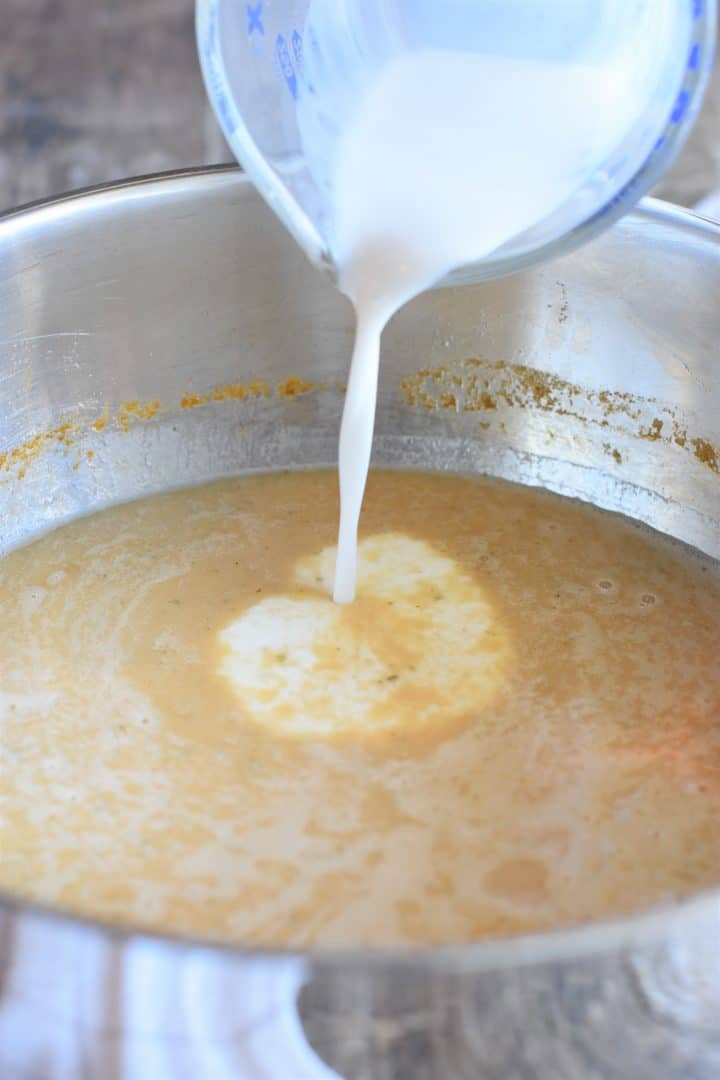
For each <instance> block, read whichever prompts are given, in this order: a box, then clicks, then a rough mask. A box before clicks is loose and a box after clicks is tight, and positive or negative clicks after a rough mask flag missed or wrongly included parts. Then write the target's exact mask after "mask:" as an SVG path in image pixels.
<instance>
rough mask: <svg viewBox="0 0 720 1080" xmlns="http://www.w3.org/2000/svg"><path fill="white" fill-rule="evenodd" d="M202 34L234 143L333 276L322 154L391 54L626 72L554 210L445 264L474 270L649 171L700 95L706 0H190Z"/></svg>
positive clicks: (657, 168) (623, 199) (559, 235)
mask: <svg viewBox="0 0 720 1080" xmlns="http://www.w3.org/2000/svg"><path fill="white" fill-rule="evenodd" d="M197 36H198V45H199V52H200V60H201V66H202V70H203V75H204V78H205V83H206V87H207V91H208V94H209V97H210V101H211V103H212V105H213V108H214V110H215V112H216V115H217V117H218V120H219V121H220V124H221V126H222V128H223V131H224V133H225V136H226V138H227V140H228V142H229V144H230V146H231V147H232V149H233V151H234V153H235V155H236V157H237V158H238V160H239V161H240V163H241V164H242V165H243V166H244V168H245V169H246V171H247V172H248V174H249V175H250V177H251V178H252V180H253V181H254V183H255V185H256V187H257V188H258V190H259V191H260V193H261V194H262V195H263V196H264V198H265V199H266V200H267V202H268V203H269V205H270V206H271V207H272V209H273V210H274V211H275V213H276V214H277V215H278V216H279V217H280V219H281V220H282V221H283V222H284V223H285V225H286V226H287V228H288V229H289V230H290V232H291V233H292V234H293V236H294V237H295V239H296V240H297V242H298V243H299V244H300V246H301V247H302V248H303V249H304V250H305V252H306V254H307V255H308V257H309V258H310V260H311V261H312V262H314V263H316V264H317V265H318V266H320V267H322V268H324V269H325V270H326V271H328V272H329V273H330V274H331V275H332V276H333V277H335V276H336V273H335V270H336V268H335V264H334V261H333V257H332V250H331V244H330V235H331V224H332V223H331V221H330V220H329V199H328V197H327V184H328V182H329V181H328V174H327V172H326V170H325V168H324V164H325V165H326V164H327V162H328V161H330V159H331V157H332V154H333V152H334V146H335V144H336V140H337V138H338V136H339V134H340V133H341V131H342V129H343V127H344V121H345V120H346V118H347V117H349V116H350V115H351V113H352V110H353V108H354V107H355V106H356V104H357V102H358V100H359V98H360V95H361V94H362V92H363V89H364V88H365V87H366V86H367V83H368V80H369V79H370V78H372V76H373V73H374V72H376V71H377V70H378V68H379V67H380V66H381V65H382V64H383V63H384V62H385V61H387V60H388V59H390V58H392V57H393V56H395V55H397V54H398V53H401V52H402V51H404V50H408V49H427V48H433V49H438V48H439V49H450V50H457V51H462V52H467V51H474V52H485V53H487V54H488V55H507V56H520V57H528V58H532V59H540V60H543V61H550V62H552V63H554V64H558V65H562V64H563V63H569V62H571V61H577V60H578V59H579V60H580V61H581V62H583V63H586V64H588V65H595V66H597V67H600V68H601V69H602V70H603V71H606V72H607V76H608V78H613V77H615V76H616V75H617V74H618V73H621V74H622V77H623V79H624V80H625V81H624V84H623V85H627V86H629V87H631V88H632V94H631V95H630V96H628V98H627V100H626V101H625V103H624V106H623V117H624V120H626V122H625V123H624V124H623V125H620V128H621V129H619V130H617V131H616V132H615V136H614V138H613V141H612V143H611V144H608V145H605V146H603V149H602V152H599V156H598V158H597V160H594V161H592V162H589V163H586V166H589V167H586V168H585V170H584V173H583V175H582V176H581V177H580V176H579V178H578V185H577V188H576V189H575V191H574V192H573V194H572V195H571V196H570V197H569V198H567V199H565V200H564V201H563V202H562V203H561V204H560V205H559V206H558V207H557V208H556V209H555V210H554V211H553V212H552V213H551V214H550V215H549V216H547V217H546V218H545V219H543V220H541V221H538V222H536V223H535V224H534V225H533V226H532V227H531V228H529V229H527V230H525V231H524V232H522V233H521V234H520V235H517V236H515V237H513V238H512V239H511V240H510V241H509V242H507V243H505V244H503V245H502V246H501V247H500V248H498V249H496V250H495V251H494V252H492V253H491V254H490V255H488V256H486V257H485V258H483V259H482V260H481V261H479V262H476V263H474V264H473V265H471V266H466V267H460V268H458V269H457V270H456V271H454V272H453V274H452V275H450V277H451V279H452V280H454V281H463V280H473V281H477V280H481V279H483V278H492V277H499V276H501V275H503V274H508V273H512V272H514V271H516V270H520V269H523V268H524V267H526V266H529V265H531V264H533V263H536V262H539V261H542V260H543V259H546V258H549V257H551V256H553V255H556V254H559V253H561V252H564V251H567V250H569V249H571V248H573V247H576V246H578V245H579V244H581V243H583V242H584V241H585V240H587V239H589V238H590V237H592V236H593V235H595V234H597V233H598V232H600V231H601V230H603V229H604V228H606V227H607V226H608V225H609V224H611V223H612V222H613V221H614V220H615V219H616V218H618V217H619V216H620V215H621V214H622V213H623V212H624V211H625V210H627V209H628V208H629V207H630V206H631V205H632V204H633V203H634V202H636V201H637V199H639V198H640V196H641V195H643V194H644V193H645V192H646V191H648V190H649V189H650V188H651V187H652V186H653V184H655V183H656V182H657V180H658V179H659V177H660V176H661V175H662V174H663V172H664V171H665V170H666V169H667V167H668V165H669V164H670V162H671V161H672V160H673V158H674V156H675V154H676V153H677V151H678V149H679V147H680V146H681V145H682V142H683V140H684V139H685V137H686V135H687V134H688V132H689V130H690V127H691V126H692V123H693V120H694V118H695V116H696V114H697V111H698V108H699V105H700V101H701V98H702V92H703V89H704V86H705V83H706V80H707V75H708V72H709V69H710V64H711V60H712V50H713V44H714V37H715V0H555V3H550V4H548V3H547V2H542V0H504V2H502V3H501V2H500V0H443V3H438V0H248V2H246V3H239V2H237V0H198V2H197ZM299 118H300V119H299ZM592 122H593V118H592V117H588V123H589V124H591V123H592ZM301 130H302V132H303V134H301ZM308 131H310V132H311V133H312V136H313V139H312V141H313V154H312V156H311V157H309V156H308V153H307V134H308ZM528 182H529V183H532V178H531V177H530V178H528ZM411 187H412V177H408V188H409V189H411Z"/></svg>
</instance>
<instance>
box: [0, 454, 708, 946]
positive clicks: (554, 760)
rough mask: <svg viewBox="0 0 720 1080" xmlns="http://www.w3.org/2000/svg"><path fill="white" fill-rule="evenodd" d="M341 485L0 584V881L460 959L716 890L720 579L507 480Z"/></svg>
mask: <svg viewBox="0 0 720 1080" xmlns="http://www.w3.org/2000/svg"><path fill="white" fill-rule="evenodd" d="M336 523H337V496H336V476H335V474H334V473H332V472H329V471H328V472H325V471H315V472H306V473H284V474H273V475H264V476H253V477H246V478H241V479H237V480H232V481H223V482H220V483H215V484H211V485H207V486H205V487H201V488H195V489H190V490H185V491H181V492H177V493H174V494H169V495H161V496H156V497H153V498H150V499H147V500H144V501H140V502H137V503H132V504H129V505H125V506H121V507H116V508H114V509H111V510H108V511H105V512H103V513H99V514H96V515H94V516H92V517H89V518H86V519H84V520H79V521H76V522H74V523H73V524H71V525H68V526H66V527H64V528H61V529H59V530H57V531H55V532H54V533H52V534H50V535H48V536H46V537H44V538H43V539H41V540H39V541H37V542H36V543H34V544H32V545H31V546H29V547H27V548H24V549H22V550H18V551H16V552H13V553H12V554H10V555H9V556H7V557H6V558H5V559H4V560H2V561H1V562H0V725H1V727H0V744H1V748H2V790H1V791H0V800H1V814H0V888H2V889H4V890H10V891H12V892H15V893H19V894H21V895H24V896H29V897H33V898H35V899H38V900H41V901H46V902H52V903H58V904H61V905H63V906H66V907H69V908H71V909H74V910H77V911H81V912H85V913H90V914H94V915H99V916H102V917H104V918H107V919H111V920H120V921H122V922H138V923H142V924H145V925H146V926H156V927H162V928H164V929H170V930H175V931H182V932H188V933H195V934H199V935H202V936H209V937H221V938H224V939H231V940H237V941H247V942H259V943H272V944H288V943H289V944H309V943H319V944H324V945H331V944H355V943H367V942H372V943H409V942H458V941H469V940H473V939H477V938H483V937H487V936H497V935H505V934H517V933H522V932H526V931H531V930H537V929H541V928H547V927H556V926H560V925H566V924H569V923H576V922H579V921H581V920H586V919H592V918H597V917H601V916H606V915H611V914H619V913H623V912H627V911H630V910H632V909H635V908H638V907H639V906H642V905H647V904H654V903H658V902H661V901H667V900H668V899H671V898H675V897H679V896H682V895H684V894H687V893H689V892H692V891H694V890H696V889H699V888H702V887H704V886H708V885H711V884H717V883H718V882H720V830H719V829H718V824H717V823H718V818H719V815H720V664H719V663H718V656H720V575H719V574H718V571H717V568H716V566H715V565H714V564H711V563H709V562H707V561H705V560H703V559H701V558H700V557H699V556H695V555H693V554H692V553H689V552H688V551H687V550H685V549H681V548H680V547H678V546H675V545H671V544H669V543H667V542H665V541H662V540H660V539H659V538H658V537H657V536H655V535H652V534H650V533H649V532H646V531H644V530H641V529H639V528H637V527H636V526H634V525H631V524H630V523H628V522H627V521H625V520H624V519H622V518H619V517H616V516H614V515H610V514H606V513H602V512H600V511H597V510H594V509H592V508H589V507H585V506H582V505H580V504H578V503H574V502H571V501H568V500H564V499H561V498H559V497H557V496H551V495H548V494H547V493H544V492H540V491H534V490H529V489H525V488H521V487H516V486H512V485H509V484H502V483H498V482H493V481H488V480H483V479H478V478H463V477H452V476H448V475H434V474H426V473H402V472H375V473H373V474H372V475H371V478H370V483H369V487H368V494H367V500H366V506H365V509H364V512H363V520H362V527H361V544H360V550H359V556H360V563H359V575H358V599H357V601H356V603H355V604H353V605H350V606H338V605H334V604H333V603H332V601H331V599H330V592H331V587H332V576H333V570H334V551H333V548H332V546H331V545H332V544H333V542H334V539H335V528H336Z"/></svg>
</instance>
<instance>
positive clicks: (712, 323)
mask: <svg viewBox="0 0 720 1080" xmlns="http://www.w3.org/2000/svg"><path fill="white" fill-rule="evenodd" d="M719 299H720V229H718V228H717V227H716V226H713V225H711V224H710V223H709V222H705V221H702V220H700V219H698V218H696V217H693V216H692V215H691V214H689V213H686V212H684V211H680V210H677V209H675V208H672V207H670V206H666V205H662V204H660V203H656V202H647V203H645V204H643V206H642V207H641V208H640V209H639V210H638V211H637V212H636V213H634V214H632V215H631V216H630V217H628V218H626V219H625V220H624V221H622V222H621V223H620V224H618V225H616V226H615V227H614V228H613V229H612V230H611V231H610V232H609V233H608V234H607V235H606V236H604V237H603V238H602V239H600V240H596V241H595V242H594V243H593V244H592V245H591V246H590V247H587V248H585V249H584V250H583V251H581V252H578V253H575V254H573V255H571V256H569V257H566V258H564V259H563V260H561V261H559V262H555V263H553V264H551V265H548V266H544V267H541V268H539V269H535V270H533V271H532V272H529V273H526V274H524V275H522V276H518V277H515V278H511V279H506V280H504V281H501V282H496V283H490V284H485V285H482V286H479V285H478V286H464V287H458V288H454V289H444V290H436V291H434V292H432V293H429V294H427V295H425V296H422V297H420V298H419V299H418V300H416V301H415V302H414V303H412V304H411V305H409V307H408V308H406V309H405V310H404V311H403V312H401V313H400V315H399V316H398V317H397V318H396V319H395V320H394V322H393V324H392V325H391V327H390V328H389V329H388V331H387V333H386V338H385V348H384V358H383V365H382V381H381V391H380V396H379V409H378V423H377V431H378V436H377V444H376V460H377V461H378V462H384V463H390V464H398V463H400V464H406V465H413V466H420V465H425V466H432V467H434V468H442V469H451V470H478V471H488V472H492V473H494V474H496V475H500V476H505V477H509V478H512V479H515V480H519V481H522V482H525V483H529V484H542V485H544V486H546V487H549V488H551V489H553V490H555V491H559V492H562V493H564V494H568V495H575V496H578V497H580V498H583V499H587V500H591V501H593V502H595V503H597V504H598V505H601V506H604V507H608V508H611V509H615V510H620V511H622V512H624V513H627V514H630V515H632V516H634V517H636V518H638V519H640V520H642V521H644V522H647V523H649V524H650V525H652V526H654V527H655V528H657V529H660V530H662V531H664V532H667V533H670V534H672V535H674V536H676V537H679V538H680V539H682V540H684V541H686V542H688V543H691V544H693V545H695V546H697V547H698V548H701V549H702V550H703V551H705V552H707V553H708V554H709V555H711V556H714V557H720V364H719V363H718V341H720V304H719V303H718V301H719ZM351 335H352V317H351V311H350V308H349V306H348V305H347V303H346V302H345V300H343V299H342V298H341V297H340V296H339V295H338V294H337V293H335V292H334V291H333V289H332V288H331V286H330V285H329V284H328V283H327V282H326V281H325V280H324V279H323V278H322V277H321V276H320V275H319V274H317V273H316V272H315V271H314V270H312V269H311V268H310V266H309V265H307V264H306V263H305V262H304V260H303V257H302V256H301V254H300V252H299V251H298V250H296V248H295V246H294V244H293V243H292V241H291V240H290V239H289V238H288V237H287V236H286V235H285V233H284V232H283V230H282V228H281V226H280V225H279V224H278V223H277V222H276V221H275V219H274V218H273V217H272V215H271V214H270V212H269V211H268V210H267V209H266V208H265V206H264V205H263V204H262V202H261V201H260V199H259V198H258V197H257V196H256V195H255V194H254V192H253V190H252V188H251V187H250V186H249V185H248V183H247V182H246V181H245V180H244V179H243V178H242V177H241V176H240V175H239V174H238V173H237V172H236V171H235V170H216V171H210V172H200V173H186V174H181V175H175V176H170V177H165V178H160V179H151V180H145V181H139V182H136V183H129V184H123V185H120V186H117V187H113V188H106V189H103V190H99V191H96V192H90V193H88V194H81V195H78V196H74V197H71V198H68V199H64V200H60V201H58V202H54V203H50V204H45V205H43V206H38V207H35V208H30V209H29V210H26V211H24V212H18V213H14V214H10V215H8V216H6V217H5V218H4V219H2V220H0V382H1V385H2V395H1V397H0V420H1V423H0V548H1V549H2V550H5V549H7V548H8V547H10V546H12V545H15V544H17V543H19V542H21V541H24V540H27V539H28V538H29V537H31V536H33V535H35V534H37V533H38V532H40V531H42V530H45V529H47V528H48V527H50V526H52V525H54V524H57V523H58V522H60V521H63V520H65V519H67V518H68V517H70V516H73V515H76V514H78V513H83V512H87V511H88V510H91V509H94V508H97V507H99V506H102V505H105V504H107V503H109V502H112V501H117V500H121V499H128V498H134V497H136V496H139V495H145V494H148V493H150V492H154V491H158V490H162V489H165V488H168V487H173V486H179V485H183V484H188V483H195V482H198V481H201V480H204V479H206V478H209V477H214V476H218V475H226V474H230V473H237V472H242V471H244V470H248V469H257V468H271V467H280V466H282V467H285V466H290V465H301V464H326V463H329V462H333V461H334V460H335V449H336V436H337V430H338V420H339V415H340V410H341V406H342V400H343V398H342V383H343V381H344V378H345V370H346V365H347V360H348V355H349V347H350V341H351ZM291 375H297V376H300V377H301V378H302V379H303V380H304V384H299V383H294V384H293V383H288V382H286V380H287V378H288V376H291ZM257 380H262V381H261V382H258V381H257ZM307 383H314V384H317V385H316V386H315V387H310V386H308V385H306V384H307ZM278 386H279V387H280V389H279V392H278ZM228 388H230V389H228ZM295 391H297V392H295ZM718 878H719V881H720V867H719V872H718ZM0 962H1V969H0V970H1V974H0V1075H2V1076H3V1077H9V1078H16V1077H17V1078H25V1077H28V1078H30V1077H33V1078H37V1077H42V1078H45V1077H52V1078H56V1077H57V1078H59V1077H63V1078H64V1077H68V1078H75V1077H103V1078H105V1077H133V1078H134V1077H141V1078H145V1077H148V1078H152V1080H156V1078H160V1077H172V1078H173V1080H174V1078H177V1077H188V1078H190V1077H192V1078H195V1077H203V1078H205V1077H226V1076H227V1077H256V1076H257V1077H266V1076H278V1077H288V1078H296V1077H297V1078H299V1077H316V1076H328V1075H333V1074H332V1072H331V1070H335V1071H336V1073H338V1074H339V1075H341V1076H344V1077H349V1078H357V1080H360V1078H373V1080H385V1078H391V1077H413V1078H422V1077H468V1078H473V1080H475V1078H478V1077H484V1078H485V1077H487V1078H502V1080H507V1078H515V1077H517V1078H521V1077H543V1078H545V1077H547V1078H552V1080H561V1078H573V1080H574V1078H577V1077H618V1078H619V1077H623V1078H625V1077H632V1078H633V1080H643V1078H645V1077H647V1078H651V1077H652V1078H653V1080H654V1078H656V1077H658V1076H663V1077H672V1078H675V1077H677V1078H678V1080H679V1078H680V1077H683V1078H686V1077H703V1078H704V1077H714V1076H717V1075H720V1020H719V1018H720V892H718V893H715V892H713V893H711V894H706V895H704V896H701V897H698V898H695V899H693V900H691V901H688V902H683V903H680V904H677V905H676V906H673V907H671V908H664V909H662V910H656V911H653V912H645V913H642V914H640V915H637V916H633V917H631V918H628V919H625V920H621V921H617V922H613V923H607V924H598V925H593V926H587V927H581V928H576V929H571V930H568V931H565V932H561V933H554V934H543V935H537V936H532V937H527V938H521V939H516V940H511V941H507V942H497V943H488V944H477V945H468V946H467V947H463V948H448V949H437V948H432V949H417V950H412V951H404V952H397V951H396V952H393V951H389V952H352V953H323V952H308V953H303V954H289V953H288V954H286V953H267V952H264V953H263V952H249V951H243V950H242V949H234V948H223V947H218V946H216V945H213V944H212V943H207V942H197V941H188V940H174V939H170V938H167V939H163V938H161V937H158V936H153V935H149V934H144V933H139V932H136V931H134V930H133V929H131V928H128V929H122V930H117V929H109V928H106V927H102V926H100V925H98V924H93V923H90V922H86V921H82V920H78V919H73V918H70V917H67V916H65V915H63V914H61V913H57V912H52V911H45V910H40V909H37V908H36V909H33V908H31V907H30V906H27V905H25V904H22V903H19V902H16V901H14V900H13V898H12V897H5V898H4V899H3V900H2V903H1V904H0ZM323 1063H325V1064H323Z"/></svg>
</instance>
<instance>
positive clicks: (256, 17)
mask: <svg viewBox="0 0 720 1080" xmlns="http://www.w3.org/2000/svg"><path fill="white" fill-rule="evenodd" d="M262 13H263V0H259V3H257V4H246V5H245V14H246V15H247V35H248V37H252V36H253V34H260V36H261V37H264V36H265V27H264V26H263V21H262Z"/></svg>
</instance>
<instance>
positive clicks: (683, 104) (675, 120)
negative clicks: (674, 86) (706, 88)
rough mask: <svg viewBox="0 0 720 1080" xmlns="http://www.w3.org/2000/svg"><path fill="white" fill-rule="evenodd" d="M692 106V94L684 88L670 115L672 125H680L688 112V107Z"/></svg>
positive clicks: (676, 99)
mask: <svg viewBox="0 0 720 1080" xmlns="http://www.w3.org/2000/svg"><path fill="white" fill-rule="evenodd" d="M689 104H690V94H689V92H688V91H687V90H685V89H684V88H683V89H682V90H681V91H680V93H679V94H678V96H677V97H676V98H675V104H674V105H673V111H672V113H671V114H670V123H671V124H679V123H680V121H681V120H682V118H683V116H684V115H685V113H686V112H687V107H688V105H689Z"/></svg>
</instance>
